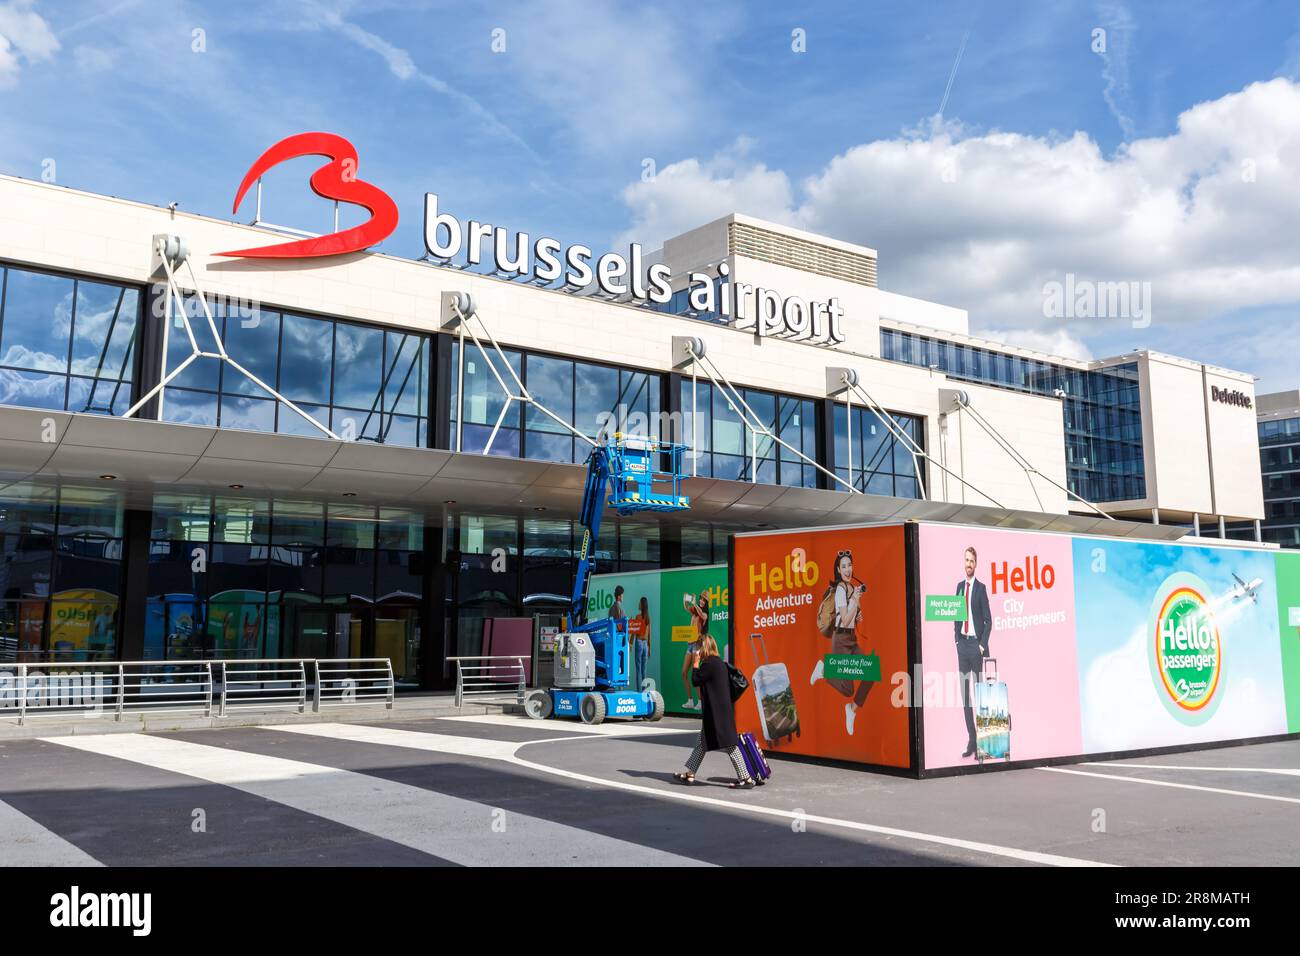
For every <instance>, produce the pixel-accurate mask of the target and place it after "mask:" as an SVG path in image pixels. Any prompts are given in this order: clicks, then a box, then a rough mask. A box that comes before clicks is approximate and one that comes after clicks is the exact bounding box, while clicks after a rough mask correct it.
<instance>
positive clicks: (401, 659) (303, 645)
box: [283, 604, 420, 685]
mask: <svg viewBox="0 0 1300 956" xmlns="http://www.w3.org/2000/svg"><path fill="white" fill-rule="evenodd" d="M284 636H285V640H284V648H283V654H284V656H286V657H303V658H321V659H330V658H358V657H386V658H388V659H389V660H391V661H392V663H393V677H394V679H395V680H396V681H397V682H398V684H399V685H400V684H402V683H407V684H413V683H417V682H418V680H419V649H420V615H419V608H418V607H416V606H415V605H409V606H403V605H397V606H378V607H376V606H374V605H369V604H329V605H306V606H297V607H295V606H289V607H286V608H285V630H284Z"/></svg>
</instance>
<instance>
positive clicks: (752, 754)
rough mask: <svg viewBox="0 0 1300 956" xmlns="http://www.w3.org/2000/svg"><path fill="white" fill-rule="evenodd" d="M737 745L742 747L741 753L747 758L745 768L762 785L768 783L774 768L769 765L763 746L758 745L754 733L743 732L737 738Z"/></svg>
mask: <svg viewBox="0 0 1300 956" xmlns="http://www.w3.org/2000/svg"><path fill="white" fill-rule="evenodd" d="M736 746H737V747H739V748H740V755H741V756H742V757H744V758H745V769H746V770H748V771H749V775H750V776H751V777H753V778H754V782H755V783H757V784H758V785H759V786H760V787H761V786H762V785H763V784H765V783H767V779H768V777H770V776H772V768H771V767H769V766H768V765H767V758H766V757H764V756H763V748H762V747H760V746H759V745H758V741H757V740H755V739H754V735H753V734H741V735H740V737H739V738H738V739H737V740H736Z"/></svg>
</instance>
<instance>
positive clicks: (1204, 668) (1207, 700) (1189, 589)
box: [1147, 571, 1223, 725]
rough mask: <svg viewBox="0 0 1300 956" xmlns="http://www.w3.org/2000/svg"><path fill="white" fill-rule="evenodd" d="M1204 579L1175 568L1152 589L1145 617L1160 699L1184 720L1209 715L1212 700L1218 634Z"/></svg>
mask: <svg viewBox="0 0 1300 956" xmlns="http://www.w3.org/2000/svg"><path fill="white" fill-rule="evenodd" d="M1209 593H1210V591H1209V588H1208V587H1207V586H1206V584H1205V582H1204V581H1202V580H1201V579H1200V578H1198V577H1196V576H1195V575H1193V574H1188V573H1186V572H1183V571H1180V572H1178V573H1176V574H1172V575H1170V576H1169V577H1168V578H1166V579H1165V581H1164V583H1163V584H1162V585H1161V586H1160V588H1159V590H1158V591H1157V592H1156V597H1155V600H1154V601H1152V603H1151V616H1150V619H1149V623H1148V631H1147V637H1148V640H1149V642H1150V643H1149V645H1148V647H1149V659H1150V661H1151V677H1152V680H1153V681H1154V682H1155V684H1156V689H1157V692H1158V693H1159V695H1160V700H1161V703H1163V704H1164V705H1165V709H1166V710H1168V711H1169V712H1170V713H1171V714H1173V716H1174V717H1176V718H1177V719H1178V720H1180V721H1181V722H1182V723H1185V724H1191V725H1195V724H1201V723H1204V722H1205V721H1207V720H1209V718H1210V715H1211V713H1212V712H1213V710H1214V708H1215V706H1216V705H1217V703H1218V696H1217V691H1218V689H1219V683H1220V677H1221V676H1222V672H1223V640H1222V637H1221V636H1220V633H1219V624H1218V621H1217V620H1216V619H1215V615H1214V606H1213V603H1212V602H1211V601H1210V599H1208V598H1207V595H1208V594H1209Z"/></svg>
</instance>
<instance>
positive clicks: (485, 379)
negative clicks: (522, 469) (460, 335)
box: [451, 343, 523, 454]
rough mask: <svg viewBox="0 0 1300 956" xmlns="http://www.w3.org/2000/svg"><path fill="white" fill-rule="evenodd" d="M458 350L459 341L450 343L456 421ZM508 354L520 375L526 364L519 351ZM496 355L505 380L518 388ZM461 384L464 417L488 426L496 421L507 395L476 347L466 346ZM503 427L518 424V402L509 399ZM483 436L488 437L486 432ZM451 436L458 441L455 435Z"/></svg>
mask: <svg viewBox="0 0 1300 956" xmlns="http://www.w3.org/2000/svg"><path fill="white" fill-rule="evenodd" d="M459 351H460V345H459V343H453V344H452V347H451V390H452V394H451V420H452V423H453V425H454V424H455V421H456V381H457V376H458V375H459V374H460V366H459V364H458V361H459ZM505 354H506V358H507V359H509V361H510V366H511V368H513V369H514V372H515V374H516V375H520V374H521V369H522V368H523V361H522V358H521V356H520V354H519V353H518V352H511V351H507V352H506V353H505ZM493 358H494V361H495V364H496V366H497V371H498V372H499V373H500V374H501V377H502V378H503V379H504V380H505V383H506V386H507V387H508V388H511V389H516V388H518V386H517V385H515V384H514V379H513V378H511V377H510V373H509V372H507V371H506V370H505V369H503V368H500V367H499V366H500V364H501V359H500V357H499V356H495V355H494V356H493ZM462 388H463V389H464V392H465V417H464V421H465V422H466V423H474V424H477V425H487V426H489V427H490V426H492V425H495V424H496V421H497V417H498V416H499V415H500V414H501V409H502V407H503V406H504V405H505V404H506V395H505V393H504V392H503V391H502V390H501V385H500V383H499V382H497V379H496V376H495V375H493V374H492V370H491V369H490V368H488V365H487V362H485V361H484V359H483V356H482V355H481V354H479V352H478V350H477V349H466V351H465V363H464V383H463V385H462ZM501 427H502V428H518V427H519V403H518V402H510V408H509V409H508V410H507V412H506V416H505V419H504V421H502V423H501ZM466 434H468V429H466ZM484 439H486V434H485V435H484ZM452 440H453V442H454V441H455V436H454V435H453V436H452ZM516 447H517V446H516ZM467 450H468V448H467ZM515 454H518V452H517V451H516V452H515Z"/></svg>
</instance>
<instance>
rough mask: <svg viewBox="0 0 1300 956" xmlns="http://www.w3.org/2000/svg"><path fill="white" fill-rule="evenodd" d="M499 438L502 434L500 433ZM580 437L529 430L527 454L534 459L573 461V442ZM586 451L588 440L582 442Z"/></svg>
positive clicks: (526, 443) (526, 442) (525, 450)
mask: <svg viewBox="0 0 1300 956" xmlns="http://www.w3.org/2000/svg"><path fill="white" fill-rule="evenodd" d="M497 437H498V440H499V439H500V436H499V435H498V436H497ZM575 441H578V439H576V438H573V437H572V436H571V435H568V434H564V435H556V434H554V433H551V432H540V431H529V432H527V433H525V435H524V452H525V456H526V457H528V458H531V459H533V460H534V461H558V462H566V463H567V462H571V461H573V443H574V442H575ZM582 446H583V449H584V451H585V450H586V447H587V444H586V442H583V443H582Z"/></svg>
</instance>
